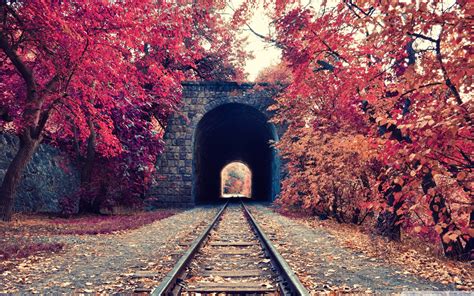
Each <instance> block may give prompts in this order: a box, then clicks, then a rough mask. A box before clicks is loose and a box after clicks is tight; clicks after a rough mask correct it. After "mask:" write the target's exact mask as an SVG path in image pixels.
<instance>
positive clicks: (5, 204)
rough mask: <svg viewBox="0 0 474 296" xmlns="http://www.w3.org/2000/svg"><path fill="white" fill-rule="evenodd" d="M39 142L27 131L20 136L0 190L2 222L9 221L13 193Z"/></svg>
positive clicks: (0, 216)
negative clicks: (16, 150) (17, 146)
mask: <svg viewBox="0 0 474 296" xmlns="http://www.w3.org/2000/svg"><path fill="white" fill-rule="evenodd" d="M40 142H41V139H40V138H32V137H31V136H30V133H29V131H28V130H25V132H24V133H23V135H21V136H20V147H19V149H18V152H17V153H16V155H15V157H14V158H13V160H12V162H11V163H10V165H9V166H8V169H7V172H6V174H5V177H4V178H3V182H2V187H1V188H0V218H1V219H2V220H3V221H10V220H11V218H12V213H13V204H14V201H15V193H16V189H17V188H18V185H19V184H20V181H21V174H22V172H23V170H24V169H25V167H26V165H27V164H28V162H29V161H30V159H31V157H32V156H33V154H34V153H35V151H36V149H37V147H38V145H39V143H40Z"/></svg>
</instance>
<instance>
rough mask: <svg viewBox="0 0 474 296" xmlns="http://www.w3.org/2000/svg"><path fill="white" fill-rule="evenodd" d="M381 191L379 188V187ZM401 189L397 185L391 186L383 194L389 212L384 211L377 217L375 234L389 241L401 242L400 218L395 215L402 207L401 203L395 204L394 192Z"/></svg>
mask: <svg viewBox="0 0 474 296" xmlns="http://www.w3.org/2000/svg"><path fill="white" fill-rule="evenodd" d="M379 190H380V191H381V190H382V189H381V186H380V187H379ZM401 190H402V187H401V186H400V185H398V184H392V185H391V186H390V188H388V189H387V191H385V192H384V196H385V199H386V201H387V205H388V206H389V207H391V208H392V209H391V210H385V211H383V212H381V213H380V214H379V216H378V217H377V224H376V226H375V228H376V232H377V233H378V234H380V235H382V236H384V237H387V238H388V239H390V240H394V241H400V240H401V226H400V219H401V216H399V215H398V214H397V210H398V209H400V208H401V207H402V205H403V202H397V203H395V197H394V195H393V193H394V192H400V191H401Z"/></svg>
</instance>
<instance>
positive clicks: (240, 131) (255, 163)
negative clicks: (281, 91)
mask: <svg viewBox="0 0 474 296" xmlns="http://www.w3.org/2000/svg"><path fill="white" fill-rule="evenodd" d="M270 140H274V136H273V132H272V128H271V126H270V124H269V123H268V122H267V118H266V117H265V115H263V114H262V113H261V112H260V111H258V110H257V109H255V108H253V107H250V106H247V105H244V104H238V103H229V104H225V105H222V106H219V107H217V108H215V109H213V110H211V111H209V112H208V113H207V114H205V115H204V117H203V118H202V119H201V121H200V122H199V123H198V126H197V128H196V132H195V136H194V160H193V197H194V201H195V203H197V204H203V203H213V202H217V201H219V200H221V199H220V194H221V191H220V188H221V180H220V177H221V170H222V169H223V168H224V167H225V166H226V165H227V164H228V163H230V162H233V161H241V162H243V163H245V164H247V165H248V166H249V168H250V170H251V172H252V199H253V200H256V201H271V200H272V199H273V192H275V188H276V187H277V186H279V184H274V183H275V182H276V181H275V180H276V178H275V176H276V174H278V172H277V170H278V168H277V166H276V165H275V162H276V156H275V152H274V149H273V148H272V147H271V146H270Z"/></svg>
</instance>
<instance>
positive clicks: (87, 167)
mask: <svg viewBox="0 0 474 296" xmlns="http://www.w3.org/2000/svg"><path fill="white" fill-rule="evenodd" d="M87 125H88V126H89V130H90V135H89V138H88V139H87V151H86V157H84V158H83V159H82V161H83V164H82V166H81V187H82V191H83V193H82V196H81V198H80V200H79V212H80V213H85V212H98V211H99V209H98V206H96V199H97V198H96V197H97V196H98V195H99V194H100V193H99V192H98V191H99V189H98V188H93V187H94V186H92V170H93V168H94V164H95V161H96V150H95V145H96V132H95V128H94V123H93V122H92V120H91V119H90V118H89V119H88V120H87ZM96 187H97V186H96Z"/></svg>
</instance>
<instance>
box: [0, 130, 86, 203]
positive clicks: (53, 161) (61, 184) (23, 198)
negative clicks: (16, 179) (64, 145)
mask: <svg viewBox="0 0 474 296" xmlns="http://www.w3.org/2000/svg"><path fill="white" fill-rule="evenodd" d="M18 143H19V141H18V138H17V137H15V136H12V135H8V134H0V181H1V180H3V177H4V175H5V172H6V170H7V168H8V165H9V164H10V162H11V160H12V159H13V157H14V156H15V153H16V151H17V149H18ZM79 185H80V179H79V173H78V171H77V170H76V169H75V168H74V167H73V166H72V164H71V163H70V162H69V161H68V159H67V157H65V156H63V155H61V154H60V152H59V150H58V149H56V148H53V147H51V146H49V145H47V144H41V145H40V146H39V148H38V150H37V151H36V153H35V154H34V155H33V158H32V160H31V161H30V163H29V164H28V165H27V167H26V169H25V171H24V172H23V176H22V180H21V184H20V186H19V188H18V191H17V197H16V199H15V211H24V212H59V211H60V206H59V200H60V199H61V198H62V197H63V196H66V195H68V194H72V193H74V192H76V191H77V190H78V189H79Z"/></svg>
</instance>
